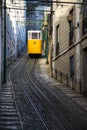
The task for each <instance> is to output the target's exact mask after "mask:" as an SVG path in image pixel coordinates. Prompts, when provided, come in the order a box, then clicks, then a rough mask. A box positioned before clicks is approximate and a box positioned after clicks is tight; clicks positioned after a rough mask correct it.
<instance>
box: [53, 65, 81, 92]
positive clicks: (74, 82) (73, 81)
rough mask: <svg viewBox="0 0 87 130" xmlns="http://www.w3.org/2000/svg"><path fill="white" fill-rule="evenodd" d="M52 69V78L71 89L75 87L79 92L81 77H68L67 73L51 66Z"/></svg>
mask: <svg viewBox="0 0 87 130" xmlns="http://www.w3.org/2000/svg"><path fill="white" fill-rule="evenodd" d="M52 69H53V71H54V78H55V79H56V80H58V81H59V82H60V83H62V84H64V85H66V86H69V87H70V88H71V89H73V90H74V89H75V90H77V91H79V93H81V79H80V78H77V77H75V76H72V77H70V76H69V73H64V72H62V71H60V70H58V69H56V68H52Z"/></svg>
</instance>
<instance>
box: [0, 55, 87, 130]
mask: <svg viewBox="0 0 87 130" xmlns="http://www.w3.org/2000/svg"><path fill="white" fill-rule="evenodd" d="M45 60H46V59H45V58H41V59H40V58H39V59H34V58H29V57H28V56H27V54H25V55H24V56H23V57H22V58H20V59H18V60H17V61H16V62H15V63H14V64H12V65H11V66H10V67H9V68H8V72H9V73H8V79H7V81H8V86H9V87H10V86H12V89H13V94H14V96H13V97H15V98H13V101H14V102H15V104H16V110H17V113H18V115H19V116H18V118H19V122H20V126H21V128H20V127H19V126H18V124H17V123H15V125H16V126H17V127H14V123H13V124H12V123H11V122H12V120H11V119H10V118H8V117H7V122H9V123H6V122H5V121H6V120H3V122H0V128H1V129H2V128H3V130H5V128H6V130H7V128H8V129H9V130H13V129H15V130H16V129H18V130H19V129H23V130H66V129H67V130H86V129H87V109H86V107H85V108H84V107H82V106H81V105H79V104H78V103H77V102H76V100H75V99H77V101H78V98H79V99H81V98H82V97H81V95H79V94H77V93H75V92H73V91H71V90H70V89H69V88H66V87H65V86H63V85H61V84H60V83H58V82H57V81H56V80H54V79H52V78H51V77H50V75H49V65H46V64H45ZM61 88H62V89H61ZM9 89H10V88H9ZM66 93H67V95H66ZM9 94H10V92H9ZM82 99H83V98H82ZM1 100H2V101H1ZM5 100H8V99H5ZM74 100H75V101H74ZM3 101H4V99H2V98H0V102H3ZM84 101H85V100H84ZM5 105H6V104H5ZM8 105H9V104H8ZM9 106H12V105H11V104H10V105H9ZM1 108H2V106H1V105H0V119H1V115H2V118H4V116H5V118H6V116H7V115H4V114H2V111H1ZM4 109H5V111H6V109H7V111H9V109H8V108H7V107H4ZM14 120H16V118H15V119H14ZM12 126H13V127H12Z"/></svg>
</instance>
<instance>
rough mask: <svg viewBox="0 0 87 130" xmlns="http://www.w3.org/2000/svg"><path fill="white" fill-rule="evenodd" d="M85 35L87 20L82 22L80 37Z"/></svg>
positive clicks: (86, 32)
mask: <svg viewBox="0 0 87 130" xmlns="http://www.w3.org/2000/svg"><path fill="white" fill-rule="evenodd" d="M85 34H87V18H85V19H84V20H83V22H82V35H83V36H84V35H85Z"/></svg>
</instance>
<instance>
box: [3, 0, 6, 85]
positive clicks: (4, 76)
mask: <svg viewBox="0 0 87 130" xmlns="http://www.w3.org/2000/svg"><path fill="white" fill-rule="evenodd" d="M3 71H4V74H3V83H6V0H4V70H3Z"/></svg>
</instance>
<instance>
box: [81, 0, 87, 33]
mask: <svg viewBox="0 0 87 130" xmlns="http://www.w3.org/2000/svg"><path fill="white" fill-rule="evenodd" d="M83 3H84V4H83V21H82V27H83V29H82V35H85V34H87V0H83Z"/></svg>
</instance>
